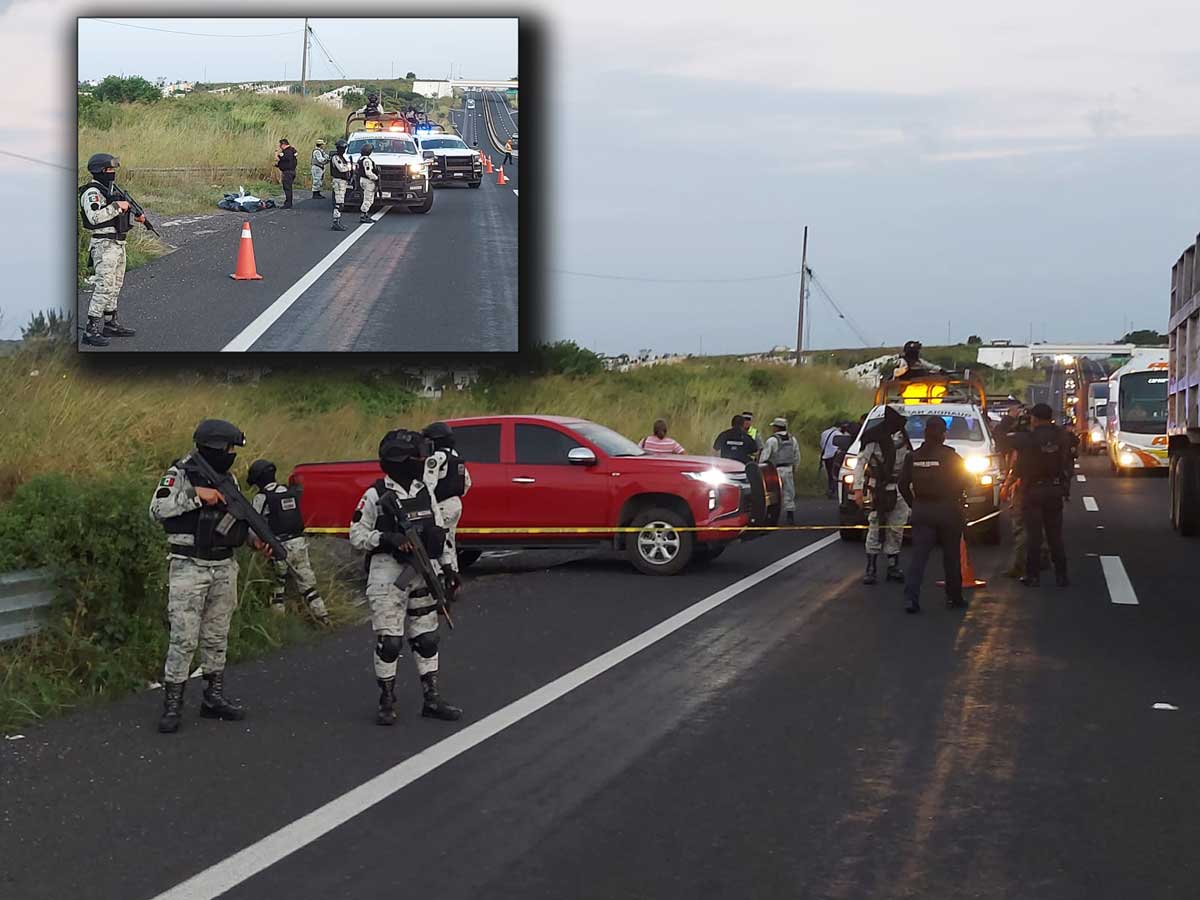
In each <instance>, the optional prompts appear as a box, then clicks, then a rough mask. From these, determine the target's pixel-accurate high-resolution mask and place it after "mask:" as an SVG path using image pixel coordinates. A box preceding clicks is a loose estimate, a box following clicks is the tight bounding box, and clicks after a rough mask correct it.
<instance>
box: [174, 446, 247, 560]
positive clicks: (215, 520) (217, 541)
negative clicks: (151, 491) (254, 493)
mask: <svg viewBox="0 0 1200 900" xmlns="http://www.w3.org/2000/svg"><path fill="white" fill-rule="evenodd" d="M175 465H176V466H178V467H179V468H180V469H182V470H183V472H184V474H185V475H186V476H187V479H188V481H189V482H190V483H191V485H192V486H193V487H212V482H210V481H209V480H208V479H207V478H205V477H204V475H203V474H201V472H200V470H199V469H197V468H196V467H195V466H194V465H192V464H191V463H190V462H176V463H175ZM162 524H163V528H164V529H166V532H167V534H190V535H192V538H193V540H194V541H195V543H194V544H193V545H192V546H190V547H189V546H186V545H180V544H171V552H172V553H178V554H181V555H183V556H194V557H198V558H199V559H229V558H230V557H231V556H233V551H234V548H236V547H240V546H242V544H244V543H246V538H247V537H248V536H249V533H250V526H249V525H247V524H246V523H245V522H243V521H241V520H240V519H235V518H234V517H233V514H232V513H230V512H229V510H228V509H226V507H225V504H223V503H218V504H216V505H215V506H208V505H205V506H201V507H200V508H199V509H193V510H191V511H190V512H186V513H184V514H183V515H181V516H172V517H171V518H169V519H163V523H162Z"/></svg>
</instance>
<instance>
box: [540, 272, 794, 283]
mask: <svg viewBox="0 0 1200 900" xmlns="http://www.w3.org/2000/svg"><path fill="white" fill-rule="evenodd" d="M550 271H552V272H555V273H556V274H559V275H574V276H576V277H577V278H602V279H604V280H606V281H641V282H647V283H650V284H741V283H743V282H746V281H772V280H774V279H777V278H795V277H796V276H798V275H799V274H800V270H799V269H797V270H796V271H795V272H779V273H778V274H776V275H748V276H746V277H743V278H650V277H642V276H639V275H614V274H609V273H606V272H578V271H574V270H571V269H551V270H550Z"/></svg>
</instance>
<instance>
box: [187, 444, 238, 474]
mask: <svg viewBox="0 0 1200 900" xmlns="http://www.w3.org/2000/svg"><path fill="white" fill-rule="evenodd" d="M196 449H197V451H198V452H199V454H200V455H201V456H203V457H204V458H205V459H206V460H208V464H209V465H210V466H212V467H213V468H214V469H216V470H217V471H218V472H221V473H225V472H228V471H229V469H230V467H231V466H232V465H233V461H234V460H235V459H237V454H236V453H230V452H229V451H228V450H225V449H218V448H216V447H197V448H196Z"/></svg>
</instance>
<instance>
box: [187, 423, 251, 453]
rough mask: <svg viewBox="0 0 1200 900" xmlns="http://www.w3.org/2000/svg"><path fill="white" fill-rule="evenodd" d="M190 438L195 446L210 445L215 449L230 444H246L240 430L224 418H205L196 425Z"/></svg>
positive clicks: (222, 448) (223, 447)
mask: <svg viewBox="0 0 1200 900" xmlns="http://www.w3.org/2000/svg"><path fill="white" fill-rule="evenodd" d="M192 440H193V441H195V442H196V446H197V447H212V448H213V449H215V450H224V449H225V448H226V447H228V446H229V445H230V444H233V445H234V446H237V447H244V446H245V445H246V436H245V435H244V434H242V432H241V430H240V429H239V428H238V427H237V426H236V425H234V424H233V423H232V422H226V421H225V420H224V419H205V420H204V421H203V422H201V423H200V424H199V425H197V426H196V431H195V433H194V434H193V435H192Z"/></svg>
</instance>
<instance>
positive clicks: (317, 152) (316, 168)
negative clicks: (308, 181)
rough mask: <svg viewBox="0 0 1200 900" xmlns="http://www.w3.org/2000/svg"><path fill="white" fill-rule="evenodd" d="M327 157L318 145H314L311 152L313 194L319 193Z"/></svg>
mask: <svg viewBox="0 0 1200 900" xmlns="http://www.w3.org/2000/svg"><path fill="white" fill-rule="evenodd" d="M328 164H329V157H328V156H326V155H325V151H324V150H322V149H321V148H320V147H314V148H313V152H312V189H313V193H314V194H319V193H321V183H322V182H323V181H324V180H325V166H327V165H328Z"/></svg>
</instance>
